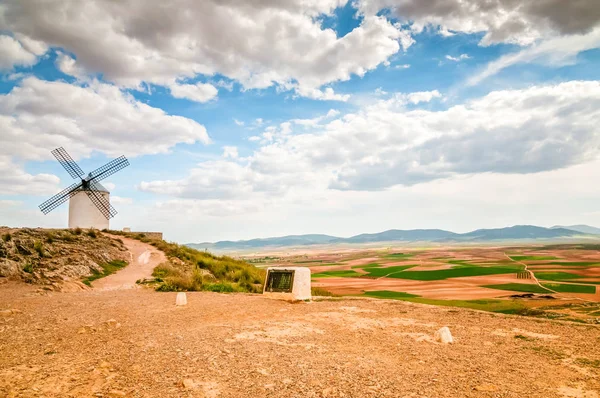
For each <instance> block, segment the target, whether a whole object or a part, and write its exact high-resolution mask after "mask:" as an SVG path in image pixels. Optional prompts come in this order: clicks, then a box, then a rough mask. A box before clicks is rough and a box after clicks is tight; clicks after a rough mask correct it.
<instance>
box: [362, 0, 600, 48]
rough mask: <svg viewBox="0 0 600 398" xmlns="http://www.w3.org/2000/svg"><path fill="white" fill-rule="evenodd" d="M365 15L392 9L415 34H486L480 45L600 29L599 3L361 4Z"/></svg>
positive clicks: (473, 0)
mask: <svg viewBox="0 0 600 398" xmlns="http://www.w3.org/2000/svg"><path fill="white" fill-rule="evenodd" d="M359 7H360V8H361V10H362V12H363V13H365V14H366V15H372V14H374V13H376V12H378V11H379V10H381V9H383V8H390V9H392V11H393V12H394V13H395V15H396V16H397V17H398V18H400V20H401V21H404V22H409V21H410V22H412V23H413V31H416V32H418V31H420V30H422V29H423V28H424V27H426V26H433V27H436V28H438V29H439V32H440V34H442V35H445V36H448V35H452V34H453V32H463V33H478V32H485V35H484V36H483V38H482V39H481V44H483V45H490V44H495V43H514V44H518V45H529V44H532V43H534V42H535V41H536V40H538V39H542V38H548V37H554V36H559V35H572V34H585V33H587V32H589V31H590V30H592V29H593V28H594V27H598V26H599V25H600V18H599V15H600V3H598V2H597V1H587V0H583V1H561V0H536V1H525V2H524V1H515V0H494V1H481V0H430V1H421V0H362V1H360V2H359Z"/></svg>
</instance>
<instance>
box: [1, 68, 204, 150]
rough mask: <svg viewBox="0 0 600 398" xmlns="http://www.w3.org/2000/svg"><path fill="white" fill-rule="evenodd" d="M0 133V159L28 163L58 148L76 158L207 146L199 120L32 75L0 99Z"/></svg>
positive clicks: (98, 88)
mask: <svg viewBox="0 0 600 398" xmlns="http://www.w3.org/2000/svg"><path fill="white" fill-rule="evenodd" d="M0 130H1V131H2V135H0V155H3V154H4V155H11V156H16V157H19V158H22V159H32V160H42V159H50V158H51V155H50V152H49V151H50V149H53V148H56V147H59V146H64V147H65V148H68V151H69V152H70V153H71V154H72V155H73V156H75V157H81V156H87V155H89V154H90V153H91V152H92V151H94V150H96V151H101V152H104V153H106V154H107V155H110V156H118V155H122V154H125V155H128V156H135V155H142V154H156V153H165V152H168V151H169V149H170V148H171V147H173V146H174V145H176V144H178V143H186V144H193V143H196V142H201V143H204V144H207V143H209V142H210V139H209V137H208V134H207V133H206V129H205V128H204V127H203V126H202V125H200V124H198V123H197V122H195V121H193V120H191V119H187V118H184V117H180V116H172V115H168V114H166V113H165V112H164V111H163V110H161V109H158V108H153V107H151V106H149V105H146V104H144V103H142V102H139V101H136V100H135V99H134V98H133V97H132V96H131V95H129V94H126V93H123V92H122V91H120V90H119V89H118V88H117V87H114V86H111V85H108V84H103V83H99V82H91V83H90V84H89V85H87V86H84V87H80V86H76V85H72V84H68V83H64V82H59V81H55V82H48V81H44V80H39V79H37V78H35V77H28V78H26V79H23V80H22V81H21V82H20V84H19V85H18V86H15V87H14V88H13V89H12V90H11V91H10V92H9V93H7V94H5V95H0Z"/></svg>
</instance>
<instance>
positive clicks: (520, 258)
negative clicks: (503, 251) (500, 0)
mask: <svg viewBox="0 0 600 398" xmlns="http://www.w3.org/2000/svg"><path fill="white" fill-rule="evenodd" d="M509 257H510V258H511V259H512V260H514V261H543V260H558V257H554V256H509Z"/></svg>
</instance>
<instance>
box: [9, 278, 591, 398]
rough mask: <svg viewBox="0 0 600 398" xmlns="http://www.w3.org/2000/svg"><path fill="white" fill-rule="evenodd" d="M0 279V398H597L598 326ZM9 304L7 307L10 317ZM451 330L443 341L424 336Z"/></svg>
mask: <svg viewBox="0 0 600 398" xmlns="http://www.w3.org/2000/svg"><path fill="white" fill-rule="evenodd" d="M187 295H188V305H187V306H185V307H176V306H175V293H158V292H154V291H152V290H149V289H129V290H109V291H98V290H96V291H93V290H92V291H83V292H73V293H52V294H50V295H42V296H40V295H39V294H37V293H35V290H34V289H33V288H32V287H30V286H27V285H24V284H17V283H14V282H8V283H3V284H1V285H0V311H2V312H1V314H2V316H0V352H1V353H2V355H0V396H9V397H12V396H22V397H71V396H76V397H80V396H82V397H95V396H96V397H111V396H115V397H118V396H132V397H598V396H599V394H598V393H599V392H600V328H599V327H596V326H590V325H580V324H571V323H559V322H555V321H546V320H539V319H533V318H523V317H513V316H502V315H495V314H490V313H483V312H477V311H471V310H465V309H455V308H441V307H433V306H426V305H419V304H412V303H406V302H400V301H392V300H376V299H351V298H348V299H335V300H333V301H332V300H327V301H315V302H311V303H298V304H291V303H287V302H282V301H275V300H271V299H267V298H264V297H262V296H261V295H246V294H217V293H205V292H198V293H188V294H187ZM7 310H10V311H7ZM442 326H449V328H450V330H451V331H452V333H453V335H454V337H455V339H456V341H455V343H454V344H451V345H443V344H440V343H437V342H435V341H434V339H433V338H432V337H433V335H434V333H435V331H436V330H438V329H439V328H440V327H442Z"/></svg>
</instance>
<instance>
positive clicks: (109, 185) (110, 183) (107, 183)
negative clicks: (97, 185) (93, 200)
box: [102, 181, 117, 192]
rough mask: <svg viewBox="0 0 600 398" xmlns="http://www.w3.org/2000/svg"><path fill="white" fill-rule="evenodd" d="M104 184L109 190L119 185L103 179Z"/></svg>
mask: <svg viewBox="0 0 600 398" xmlns="http://www.w3.org/2000/svg"><path fill="white" fill-rule="evenodd" d="M102 185H103V186H104V188H106V189H108V191H109V192H112V191H114V190H115V188H116V187H117V186H116V185H115V184H114V183H112V182H105V181H102Z"/></svg>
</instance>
